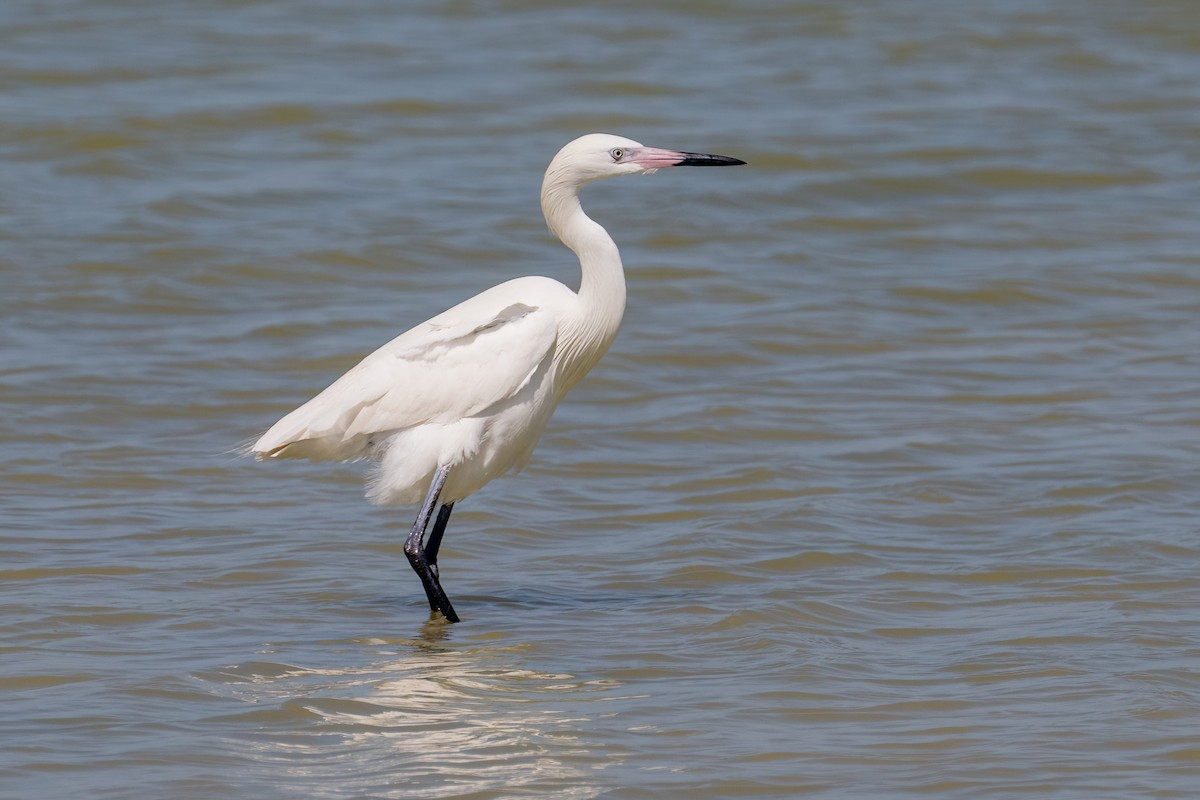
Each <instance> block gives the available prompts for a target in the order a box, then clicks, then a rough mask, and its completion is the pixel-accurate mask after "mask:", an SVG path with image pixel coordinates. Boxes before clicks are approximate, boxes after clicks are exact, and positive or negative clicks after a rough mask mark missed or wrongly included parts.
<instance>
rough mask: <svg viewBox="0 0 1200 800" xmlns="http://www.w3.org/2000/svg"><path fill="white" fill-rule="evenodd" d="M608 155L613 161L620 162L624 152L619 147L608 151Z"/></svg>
mask: <svg viewBox="0 0 1200 800" xmlns="http://www.w3.org/2000/svg"><path fill="white" fill-rule="evenodd" d="M608 154H609V155H610V156H612V160H613V161H620V160H621V157H622V156H623V155H625V151H624V150H622V149H621V148H619V147H614V148H613V149H612V150H609V151H608Z"/></svg>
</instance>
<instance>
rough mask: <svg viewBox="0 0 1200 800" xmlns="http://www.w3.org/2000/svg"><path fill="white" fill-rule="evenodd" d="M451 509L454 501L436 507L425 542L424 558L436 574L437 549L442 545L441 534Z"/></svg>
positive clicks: (444, 529) (443, 531)
mask: <svg viewBox="0 0 1200 800" xmlns="http://www.w3.org/2000/svg"><path fill="white" fill-rule="evenodd" d="M453 510H454V503H446V504H444V505H443V506H442V507H441V508H440V509H438V515H437V519H435V520H434V521H433V530H432V531H430V532H429V539H428V541H426V542H425V560H426V561H428V562H429V568H430V569H432V570H433V574H434V575H438V568H437V554H438V549H439V548H441V546H442V534H444V533H445V532H446V523H447V522H449V521H450V512H451V511H453ZM438 578H439V580H440V579H441V576H440V575H438Z"/></svg>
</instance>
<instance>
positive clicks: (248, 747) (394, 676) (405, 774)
mask: <svg viewBox="0 0 1200 800" xmlns="http://www.w3.org/2000/svg"><path fill="white" fill-rule="evenodd" d="M422 633H423V636H422V639H421V640H415V641H409V642H405V643H402V646H404V645H406V647H405V648H404V651H403V652H401V653H400V654H398V655H396V656H395V657H394V658H393V659H392V660H389V661H381V662H378V663H375V664H373V665H370V666H364V667H362V668H351V669H346V668H332V669H329V668H324V669H306V668H300V667H295V666H289V665H282V664H272V663H265V662H253V663H250V664H246V665H240V666H237V667H231V668H227V669H225V670H221V671H220V672H219V673H217V674H207V675H202V676H201V677H204V678H206V679H210V680H211V679H213V678H218V679H219V680H221V681H223V682H224V683H226V685H228V686H233V687H235V688H236V695H237V696H238V698H239V699H242V700H244V701H247V702H250V703H254V704H256V705H260V706H261V705H264V704H276V705H277V708H276V709H275V710H273V711H271V712H267V713H263V712H260V711H256V712H251V716H256V717H258V718H259V719H260V722H261V723H262V725H261V726H260V728H259V731H258V732H257V733H256V734H253V735H251V736H250V737H249V738H248V740H247V741H244V742H243V743H242V745H243V746H242V747H240V749H242V750H243V752H244V754H245V755H246V756H247V757H248V758H249V759H250V761H251V762H252V763H254V764H257V765H258V766H261V767H265V768H266V769H265V774H264V781H266V782H269V783H270V784H271V785H273V786H275V787H280V786H281V785H282V786H284V787H292V788H294V789H295V790H296V791H297V792H302V793H303V795H304V796H309V797H328V796H345V795H346V794H353V795H358V794H360V793H361V794H369V795H370V796H372V797H414V796H420V797H448V796H462V795H463V794H466V793H470V792H482V791H495V790H506V791H514V790H516V791H520V792H522V793H523V794H524V795H534V794H542V793H547V794H552V795H553V796H555V797H568V798H590V797H595V796H597V795H598V794H599V793H600V791H601V788H600V787H598V786H597V777H598V774H599V773H598V772H597V771H598V770H599V769H601V768H604V767H608V766H610V765H612V764H614V763H619V760H613V759H611V758H603V757H601V756H599V755H598V754H597V752H596V751H595V749H594V748H590V747H589V746H588V743H586V742H584V741H583V740H582V739H581V735H580V725H581V724H582V723H586V722H587V721H588V718H587V717H584V716H582V715H579V714H571V713H569V712H568V711H565V710H564V707H565V706H568V705H570V704H571V703H573V702H590V701H594V700H603V699H607V698H608V697H609V695H608V691H609V690H610V689H612V688H613V686H614V685H615V684H614V683H613V682H594V681H579V680H577V679H575V678H574V677H573V676H571V675H562V674H558V675H555V674H549V673H545V672H538V671H535V670H530V669H526V668H523V667H522V666H520V664H519V663H518V662H519V659H516V658H514V649H513V648H511V647H506V648H490V647H484V648H477V649H466V648H455V647H452V646H444V645H443V644H442V643H441V640H442V639H443V638H444V635H445V626H444V625H442V624H438V623H430V624H429V625H427V626H426V628H425V630H424V631H423V632H422ZM358 644H360V645H363V644H365V645H367V646H371V647H384V648H387V649H388V650H393V649H394V648H395V647H396V644H397V642H396V641H395V640H391V641H390V642H386V641H384V640H375V641H370V642H360V643H358ZM227 719H228V718H227ZM235 719H236V720H237V722H238V726H239V727H243V728H244V725H245V722H246V719H245V715H236V718H235ZM244 736H245V734H244V733H243V734H239V738H243V737H244Z"/></svg>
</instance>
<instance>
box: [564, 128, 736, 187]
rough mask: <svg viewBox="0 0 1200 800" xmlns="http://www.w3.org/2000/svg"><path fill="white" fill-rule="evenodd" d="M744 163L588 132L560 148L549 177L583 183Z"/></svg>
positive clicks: (579, 184) (607, 134)
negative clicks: (687, 168) (621, 176)
mask: <svg viewBox="0 0 1200 800" xmlns="http://www.w3.org/2000/svg"><path fill="white" fill-rule="evenodd" d="M745 163H746V162H745V161H742V160H740V159H737V158H730V157H729V156H714V155H708V154H707V153H688V152H684V151H682V150H663V149H660V148H657V147H646V146H644V145H642V144H641V143H639V142H635V141H633V140H632V139H626V138H625V137H624V136H614V135H613V134H611V133H589V134H587V135H586V136H580V137H579V138H578V139H576V140H575V141H573V142H570V143H569V144H567V145H566V146H565V147H563V149H562V150H559V151H558V155H556V156H555V157H554V160H553V161H551V162H550V169H549V170H548V171H547V173H546V177H547V178H550V177H551V174H553V175H554V177H555V178H556V179H558V180H562V181H563V182H564V183H574V184H575V185H576V186H582V185H584V184H585V183H590V182H591V181H594V180H599V179H600V178H612V177H615V176H617V175H635V174H640V173H645V172H654V171H655V170H658V169H662V168H664V167H722V166H732V165H735V164H745Z"/></svg>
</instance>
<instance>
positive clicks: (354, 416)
mask: <svg viewBox="0 0 1200 800" xmlns="http://www.w3.org/2000/svg"><path fill="white" fill-rule="evenodd" d="M744 163H745V162H744V161H741V160H739V159H736V158H729V157H727V156H715V155H707V154H703V153H686V152H681V151H676V150H661V149H658V148H653V147H643V146H642V145H640V144H638V143H637V142H635V141H632V140H630V139H625V138H623V137H620V136H613V135H610V134H603V133H592V134H588V135H587V136H581V137H580V138H578V139H576V140H575V141H573V142H571V143H570V144H568V145H567V146H566V147H564V148H563V149H562V150H560V151H559V152H558V154H557V155H556V156H555V157H554V159H553V160H552V161H551V162H550V166H549V167H548V168H547V169H546V176H545V178H544V180H543V181H542V213H543V214H545V216H546V223H547V224H548V225H549V226H550V230H551V231H553V232H554V234H555V235H556V236H558V238H559V239H561V240H562V242H563V243H564V244H565V245H566V246H567V247H569V248H571V249H572V250H573V251H575V254H576V255H577V256H578V257H579V265H580V268H581V270H582V273H583V277H582V280H581V282H580V286H579V291H578V292H573V291H571V289H569V288H567V287H566V286H564V285H563V284H561V283H559V282H558V281H556V280H552V279H550V278H541V277H526V278H515V279H513V280H510V281H507V282H505V283H502V284H500V285H499V286H494V287H492V288H491V289H488V290H487V291H485V292H482V293H481V294H477V295H475V296H474V297H472V298H471V299H469V300H466V301H464V302H462V303H459V304H458V305H456V306H454V307H453V308H451V309H450V310H448V311H444V312H442V313H441V314H438V315H437V316H436V317H434V318H432V319H430V320H428V321H426V322H423V323H421V324H420V325H418V326H416V327H415V328H413V329H411V330H409V331H407V332H405V333H402V334H400V335H399V336H397V337H396V338H395V339H393V340H392V341H390V342H388V343H387V344H385V345H384V346H383V347H381V348H379V349H378V350H376V351H375V352H373V353H371V354H370V355H369V356H367V357H366V358H364V359H363V360H362V361H361V362H359V364H358V365H357V366H355V367H354V368H353V369H351V370H350V371H349V372H347V373H346V374H345V375H343V376H342V377H340V378H338V379H337V380H336V381H335V382H334V383H333V384H332V385H331V386H329V388H327V389H325V391H323V392H321V393H320V394H318V395H317V396H316V397H314V398H313V399H312V400H309V401H308V402H307V403H305V404H304V405H302V406H300V407H299V408H297V409H296V410H295V411H293V412H292V413H290V414H288V415H287V416H285V417H284V418H283V419H281V420H279V422H277V423H275V425H274V426H272V427H271V429H270V430H268V431H267V432H266V433H265V434H263V436H262V438H260V439H259V440H258V441H257V442H256V443H255V444H254V445H253V446H252V447H251V451H252V452H253V453H254V454H255V456H256V457H257V458H259V459H260V460H261V459H264V458H286V457H292V458H308V459H313V460H316V461H328V460H334V461H351V460H357V459H361V458H371V459H373V460H374V461H375V462H376V468H375V469H374V470H373V473H372V476H371V479H370V483H369V486H368V489H367V497H368V498H369V499H370V500H371V501H372V502H374V503H378V504H380V505H399V504H412V503H417V502H421V509H420V512H419V513H418V514H417V519H416V522H415V523H414V524H413V527H412V532H411V533H410V534H409V535H408V538H407V540H405V543H404V553H405V555H406V556H407V558H408V561H409V563H410V564H411V565H412V568H413V569H414V570H415V571H416V573H417V575H418V576H420V578H421V583H422V585H423V586H424V587H425V594H426V595H427V596H428V598H429V607H430V609H432V610H433V611H437V612H441V613H442V614H443V615H444V616H445V617H446V619H447V620H449V621H450V622H458V619H459V618H458V615H457V614H456V613H455V612H454V608H453V606H451V605H450V600H449V598H448V597H446V592H445V591H443V589H442V585H441V580H440V578H439V574H438V565H437V556H438V549H439V547H440V546H441V543H442V535H443V534H444V533H445V531H446V523H447V522H448V521H449V519H450V512H451V511H452V510H453V509H454V504H455V503H456V502H458V501H459V500H462V499H463V498H464V497H467V496H468V495H470V494H472V493H473V492H475V491H476V490H478V489H480V488H481V487H483V486H484V484H486V483H488V482H489V481H491V480H492V479H493V478H497V477H499V476H500V475H503V474H504V473H506V472H508V471H509V470H511V469H519V468H520V467H522V466H523V465H524V464H525V463H526V462H527V461H528V460H529V457H530V455H531V454H532V453H533V449H534V447H535V446H536V445H537V442H538V439H539V438H540V437H541V434H542V431H543V430H544V429H545V427H546V423H547V422H548V421H549V420H550V415H551V414H553V413H554V409H555V407H556V406H558V404H559V401H561V400H562V399H563V397H564V396H565V395H566V394H567V392H568V391H570V389H571V387H573V386H574V385H575V384H576V383H578V382H579V380H580V379H581V378H583V376H584V375H586V374H587V372H588V370H590V369H591V368H592V367H594V366H595V365H596V363H597V362H598V361H599V360H600V358H601V356H603V355H604V353H605V352H607V351H608V348H609V345H611V344H612V342H613V339H614V338H615V337H616V335H617V329H618V328H619V327H620V325H621V317H622V315H623V314H624V312H625V273H624V271H623V270H622V267H621V254H620V253H619V252H618V251H617V245H616V244H615V243H614V242H613V240H612V237H610V236H609V235H608V232H607V231H605V230H604V228H602V227H601V226H600V225H599V224H597V223H596V222H594V221H592V219H591V218H590V217H588V216H587V214H585V213H584V212H583V208H582V207H581V206H580V204H579V190H580V189H582V188H583V187H584V186H585V185H587V184H588V183H590V182H592V181H594V180H598V179H600V178H611V177H615V176H617V175H635V174H639V173H647V172H654V171H655V170H658V169H662V168H665V167H680V166H693V167H704V166H728V165H733V164H744ZM439 501H440V502H441V504H442V506H441V509H440V510H439V511H438V515H437V519H436V520H435V521H434V523H433V530H432V531H431V532H430V533H429V539H428V541H425V531H426V529H427V528H428V526H429V521H430V519H431V518H432V516H433V511H434V509H435V508H437V505H438V502H439Z"/></svg>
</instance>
